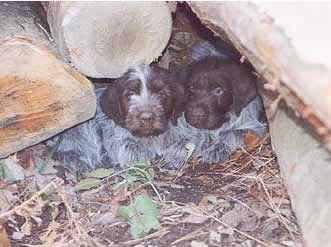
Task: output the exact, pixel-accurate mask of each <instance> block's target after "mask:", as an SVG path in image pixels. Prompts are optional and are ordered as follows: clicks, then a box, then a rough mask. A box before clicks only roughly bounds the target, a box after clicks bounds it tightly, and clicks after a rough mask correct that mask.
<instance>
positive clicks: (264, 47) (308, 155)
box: [189, 2, 331, 247]
mask: <svg viewBox="0 0 331 247" xmlns="http://www.w3.org/2000/svg"><path fill="white" fill-rule="evenodd" d="M269 4H270V5H269ZM189 5H190V6H191V8H192V10H193V11H194V12H195V13H196V14H197V16H198V17H199V18H200V20H201V21H202V22H203V23H204V24H205V25H206V26H207V27H209V28H210V29H211V30H213V31H214V32H215V34H216V35H217V34H218V32H221V33H223V32H224V31H225V33H226V34H227V36H228V38H229V39H230V40H231V41H232V43H233V44H234V45H235V46H236V47H237V48H238V49H239V50H240V51H241V53H242V54H243V55H244V56H245V57H246V58H247V59H248V60H249V61H250V62H251V63H252V64H253V65H254V67H255V68H256V70H257V71H258V72H259V73H260V74H261V75H263V77H264V78H266V79H267V81H268V82H267V84H263V85H262V84H261V85H259V86H260V88H259V91H260V93H261V94H262V95H263V100H264V105H265V108H266V110H267V116H268V120H269V126H270V134H271V141H272V145H273V148H274V150H275V152H276V154H277V158H278V163H279V166H280V170H281V174H282V177H283V178H284V180H285V183H286V185H287V188H288V191H289V195H290V197H291V203H292V206H293V209H294V211H295V213H296V216H297V218H298V222H299V225H300V227H301V229H302V232H303V237H304V241H305V246H308V247H315V246H331V237H330V234H329V231H330V230H329V229H330V227H331V224H330V222H331V211H330V206H329V205H330V204H331V197H330V194H331V181H330V176H331V170H330V160H331V154H330V152H329V151H328V150H327V149H326V148H328V149H329V150H331V134H330V129H331V105H330V102H331V101H330V99H331V84H330V82H331V71H330V68H331V62H330V61H331V60H330V59H329V57H328V56H329V55H330V54H328V55H327V54H326V53H327V51H329V44H330V42H331V35H329V34H328V33H327V34H326V33H325V32H326V31H325V30H328V29H329V23H330V19H331V17H330V9H331V4H317V3H299V4H298V3H295V4H294V3H282V4H279V5H278V4H277V3H275V4H271V3H268V4H261V3H244V2H241V3H224V2H223V3H219V2H218V3H216V2H190V3H189ZM303 20H304V22H303ZM328 20H329V21H328ZM311 35H313V36H314V37H312V36H311ZM307 40H309V42H307ZM311 51H313V52H311ZM315 53H316V54H318V55H317V56H316V54H315ZM261 81H262V80H261ZM280 99H282V100H280ZM277 102H281V103H280V104H278V106H277ZM283 102H285V103H286V105H285V104H283ZM323 144H328V145H323Z"/></svg>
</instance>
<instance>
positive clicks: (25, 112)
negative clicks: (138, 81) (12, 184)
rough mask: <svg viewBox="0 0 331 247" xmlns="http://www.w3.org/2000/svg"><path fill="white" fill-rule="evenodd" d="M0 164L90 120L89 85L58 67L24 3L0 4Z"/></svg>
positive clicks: (92, 106) (92, 98)
mask: <svg viewBox="0 0 331 247" xmlns="http://www.w3.org/2000/svg"><path fill="white" fill-rule="evenodd" d="M0 29H1V33H0V158H4V157H6V156H8V155H9V154H11V153H14V152H16V151H19V150H21V149H23V148H25V147H28V146H31V145H34V144H36V143H39V142H41V141H43V140H45V139H47V138H49V137H51V136H53V135H55V134H57V133H59V132H61V131H63V130H64V129H66V128H69V127H71V126H73V125H75V124H77V123H79V122H82V121H85V120H87V119H89V118H91V117H92V116H93V115H94V113H95V109H96V99H95V95H94V90H93V85H92V84H91V83H90V82H89V81H88V80H87V79H86V78H85V77H83V76H81V75H80V74H78V73H77V72H75V71H74V70H72V69H71V68H70V67H69V66H68V65H66V64H64V63H63V62H61V61H60V60H59V59H58V58H57V56H56V54H54V53H53V52H52V51H51V50H53V51H54V47H53V45H52V43H51V42H50V41H49V39H48V36H47V34H45V33H44V29H43V28H42V27H40V26H38V24H37V23H36V19H35V16H34V15H33V12H32V11H31V8H30V7H29V3H28V2H1V3H0Z"/></svg>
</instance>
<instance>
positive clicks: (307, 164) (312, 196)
mask: <svg viewBox="0 0 331 247" xmlns="http://www.w3.org/2000/svg"><path fill="white" fill-rule="evenodd" d="M263 101H264V104H265V106H267V109H269V108H268V106H270V104H272V101H271V100H270V99H269V98H267V97H263ZM267 115H268V119H271V118H272V121H269V129H270V136H271V141H272V146H273V148H274V150H275V152H276V155H277V160H278V163H279V166H280V170H281V175H282V177H283V178H284V180H285V182H286V187H287V191H288V193H289V195H290V198H291V204H292V208H293V209H294V211H295V214H296V216H297V218H298V223H299V225H300V228H301V230H302V233H303V238H304V242H305V246H307V247H315V246H331V235H330V234H329V233H330V227H331V224H330V220H331V210H330V205H331V197H330V194H331V189H330V188H331V182H330V177H331V169H330V160H331V155H330V153H329V152H328V151H327V150H326V149H325V148H323V147H322V146H321V138H320V137H319V136H318V135H316V134H315V133H314V131H313V128H312V127H311V126H310V125H309V124H308V123H306V122H305V121H302V119H300V118H298V117H296V116H295V114H294V113H293V111H291V110H289V108H286V107H280V108H279V109H278V111H277V112H276V113H273V112H272V111H270V110H267Z"/></svg>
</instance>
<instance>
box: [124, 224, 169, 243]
mask: <svg viewBox="0 0 331 247" xmlns="http://www.w3.org/2000/svg"><path fill="white" fill-rule="evenodd" d="M168 232H169V230H168V228H167V227H166V228H163V229H161V230H159V231H157V232H154V233H152V234H149V235H147V236H145V237H143V238H139V239H135V240H130V241H127V242H124V243H123V244H125V245H133V244H137V243H139V242H141V241H145V240H148V239H151V238H155V237H157V236H159V235H161V236H163V235H164V234H167V233H168Z"/></svg>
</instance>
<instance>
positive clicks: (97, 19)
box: [47, 2, 172, 78]
mask: <svg viewBox="0 0 331 247" xmlns="http://www.w3.org/2000/svg"><path fill="white" fill-rule="evenodd" d="M47 16H48V17H47V19H48V23H49V26H50V29H51V33H52V35H53V37H54V39H55V41H56V44H57V46H58V49H59V51H60V54H61V56H62V58H63V59H64V60H65V61H67V62H70V63H72V65H73V66H74V67H75V68H76V69H77V70H78V71H80V72H81V73H83V74H85V75H87V76H90V77H95V78H116V77H119V76H121V75H122V74H123V73H124V72H126V71H127V70H128V69H129V68H130V67H132V66H134V65H138V64H141V63H146V64H149V63H151V62H152V61H154V60H156V59H157V58H158V57H159V56H160V55H161V53H162V51H163V50H164V48H165V47H166V45H167V43H168V40H169V38H170V34H171V27H172V19H171V14H170V10H169V7H168V6H167V5H166V3H165V2H49V5H48V7H47Z"/></svg>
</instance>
